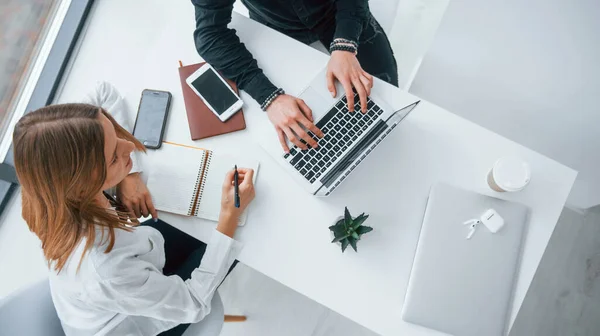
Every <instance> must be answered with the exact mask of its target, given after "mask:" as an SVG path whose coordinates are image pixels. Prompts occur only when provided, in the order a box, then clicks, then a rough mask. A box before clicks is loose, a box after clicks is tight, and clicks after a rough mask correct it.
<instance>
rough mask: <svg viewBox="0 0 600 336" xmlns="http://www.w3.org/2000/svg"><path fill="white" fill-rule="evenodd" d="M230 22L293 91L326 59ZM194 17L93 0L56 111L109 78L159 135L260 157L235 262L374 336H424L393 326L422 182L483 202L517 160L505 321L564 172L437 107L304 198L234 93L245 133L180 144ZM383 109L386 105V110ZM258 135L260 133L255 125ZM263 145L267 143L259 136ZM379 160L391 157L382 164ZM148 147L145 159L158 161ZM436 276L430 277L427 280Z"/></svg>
mask: <svg viewBox="0 0 600 336" xmlns="http://www.w3.org/2000/svg"><path fill="white" fill-rule="evenodd" d="M232 26H233V27H235V28H236V29H237V30H238V35H239V36H240V38H241V40H242V41H243V42H244V43H245V44H246V46H247V47H248V49H250V51H251V52H252V53H253V54H254V55H255V57H256V58H257V59H258V62H259V65H260V66H261V67H262V68H263V69H264V71H265V73H266V74H267V76H268V77H270V78H271V79H272V80H273V82H274V83H275V84H276V85H279V86H282V87H283V88H284V89H286V91H287V92H290V93H294V92H298V91H299V90H301V89H302V88H303V87H304V86H305V85H307V83H308V82H309V81H310V79H311V78H312V77H313V76H314V74H315V73H316V72H317V71H319V69H320V68H322V67H323V66H325V64H326V62H327V56H326V55H324V54H321V53H320V52H317V51H315V50H313V49H312V48H309V47H306V46H304V45H302V44H300V43H297V42H295V41H293V40H291V39H289V38H287V37H285V36H283V35H281V34H279V33H276V32H274V31H271V30H270V29H268V28H266V27H263V26H261V25H259V24H257V23H255V22H253V21H251V20H249V19H246V18H243V17H240V16H234V20H233V23H232ZM193 29H194V13H193V8H192V5H191V4H190V3H189V2H187V1H176V2H168V4H167V3H166V2H163V1H161V0H154V1H147V2H145V3H144V6H139V5H138V2H137V1H123V0H103V1H98V2H96V5H95V8H94V11H93V13H92V16H91V18H90V22H89V25H88V28H87V32H86V35H85V37H84V39H83V42H82V44H81V46H80V50H79V53H78V55H77V56H76V58H75V60H74V62H73V64H72V68H71V71H70V74H69V75H68V77H67V79H66V81H65V83H64V87H63V91H62V95H61V96H60V99H59V100H60V102H70V101H74V100H77V99H78V98H80V97H82V96H83V95H84V94H85V93H86V92H87V91H88V90H90V89H91V88H92V87H93V84H94V82H95V81H97V80H107V81H110V82H112V83H113V84H114V85H115V86H116V87H117V88H119V90H120V91H121V92H122V94H123V95H124V96H125V97H126V100H127V102H128V104H129V106H130V107H131V111H130V113H131V119H132V120H133V119H134V116H135V113H136V108H137V104H138V102H139V97H140V94H141V91H142V90H143V89H144V88H155V89H162V90H169V91H171V92H172V93H173V104H172V108H171V115H170V119H169V123H168V128H167V130H166V134H165V137H166V140H168V141H173V142H179V143H185V144H190V145H196V146H201V147H205V148H210V149H213V150H215V151H227V152H236V151H240V152H242V151H243V152H245V153H246V154H249V155H252V156H254V157H256V158H257V159H258V160H260V162H261V168H260V172H259V174H258V180H257V197H256V201H255V202H254V203H253V204H252V206H251V210H250V216H249V219H248V222H247V225H246V226H245V227H244V228H241V229H240V230H239V231H238V233H237V238H238V239H239V240H241V241H242V242H244V243H245V248H244V250H243V252H242V254H241V255H240V260H241V261H242V262H243V263H245V264H247V265H248V266H250V267H252V268H254V269H256V270H258V271H260V272H262V273H264V274H265V275H267V276H269V277H271V278H273V279H275V280H277V281H279V282H281V283H283V284H285V285H286V286H288V287H290V288H292V289H294V290H295V291H297V292H299V293H302V294H304V295H306V296H308V297H310V298H311V299H313V300H315V301H317V302H319V303H321V304H323V305H325V306H327V307H329V308H331V309H333V310H335V311H337V312H339V313H340V314H342V315H345V316H347V317H348V318H350V319H352V320H354V321H356V322H358V323H360V324H362V325H364V326H366V327H368V328H370V329H372V330H374V331H375V332H377V333H380V334H385V335H438V334H439V333H437V332H435V331H432V330H429V329H425V328H421V327H417V326H414V325H411V324H407V323H404V322H403V321H402V320H401V318H400V311H401V308H402V303H403V302H404V295H405V292H406V286H407V282H408V277H409V274H410V269H411V265H412V260H413V256H414V250H415V246H416V243H417V238H418V235H419V229H420V225H421V219H422V214H423V211H424V207H425V202H426V197H427V195H428V191H429V188H430V186H431V185H432V184H433V183H435V182H436V181H446V182H449V183H451V184H455V185H460V186H463V187H465V188H468V189H471V190H474V191H477V192H481V193H485V194H494V193H493V192H492V191H491V190H489V188H488V187H487V186H486V183H485V175H486V173H487V171H488V169H489V168H490V167H491V166H492V164H493V163H494V161H495V160H496V159H497V158H498V157H500V156H503V155H519V156H521V157H523V158H524V159H525V160H527V161H528V162H529V163H530V164H531V167H532V171H533V179H532V182H531V185H530V186H529V187H528V188H527V189H526V190H524V191H523V192H520V193H516V194H503V195H496V196H498V197H501V198H507V199H511V200H515V201H519V202H522V203H524V204H526V205H528V206H529V207H530V208H531V220H530V227H529V232H528V235H527V238H526V242H525V247H524V252H523V260H522V264H521V269H520V274H519V279H518V283H517V288H516V294H515V299H514V305H513V310H512V316H511V323H512V321H513V320H514V318H515V316H516V314H517V312H518V308H519V307H520V305H521V303H522V301H523V298H524V296H525V293H526V291H527V289H528V287H529V285H530V283H531V280H532V278H533V275H534V273H535V270H536V268H537V266H538V263H539V262H540V259H541V257H542V254H543V252H544V250H545V248H546V245H547V243H548V240H549V238H550V235H551V234H552V231H553V230H554V227H555V225H556V222H557V220H558V217H559V214H560V213H561V210H562V207H563V205H564V203H565V200H566V198H567V195H568V194H569V191H570V189H571V186H572V184H573V181H574V179H575V176H576V172H575V171H573V170H572V169H569V168H567V167H565V166H563V165H561V164H559V163H557V162H555V161H552V160H550V159H548V158H546V157H544V156H542V155H540V154H538V153H535V152H533V151H531V150H529V149H527V148H524V147H523V146H520V145H518V144H516V143H513V142H511V141H509V140H507V139H505V138H502V137H500V136H498V135H496V134H494V133H492V132H490V131H488V130H486V129H483V128H481V127H479V126H477V125H475V124H473V123H471V122H469V121H466V120H464V119H461V118H459V117H457V116H455V115H454V114H452V113H450V112H448V111H445V110H443V109H441V108H439V107H437V106H434V105H432V104H429V103H427V102H423V103H422V104H421V105H419V108H418V109H417V110H415V112H414V113H413V114H412V115H411V116H410V117H409V118H408V119H407V120H406V121H404V122H403V123H402V124H401V125H400V127H399V128H398V129H397V130H396V131H394V132H393V133H392V134H391V135H390V137H389V139H388V140H386V141H384V142H383V143H382V144H381V145H380V147H379V148H378V149H377V150H376V151H375V152H373V153H372V154H371V156H370V157H369V159H368V160H365V162H363V163H362V164H361V166H360V167H358V168H357V170H356V171H355V172H354V173H353V174H352V175H351V176H350V177H349V179H348V180H347V181H345V182H344V183H343V184H342V185H341V186H340V187H339V188H338V189H337V190H336V191H335V192H334V193H333V195H332V196H331V197H329V198H326V199H318V198H315V197H313V196H311V195H309V194H307V193H305V192H304V191H303V190H301V189H300V188H299V187H298V186H297V185H296V184H294V183H291V181H290V178H289V176H287V175H286V174H285V173H284V172H283V171H282V170H281V169H280V167H279V166H278V165H277V164H276V163H274V162H273V161H272V160H271V158H270V157H269V156H268V155H267V154H266V152H264V151H263V150H262V149H261V148H260V147H259V146H258V145H257V144H256V142H255V140H256V139H258V138H261V137H264V136H268V134H265V133H264V132H263V133H262V134H261V130H264V129H265V128H264V127H263V126H264V125H265V124H268V120H267V118H266V116H265V115H264V113H263V112H261V111H260V110H259V108H258V105H257V104H256V103H255V102H254V101H252V100H251V99H250V97H249V96H248V95H246V94H245V93H242V98H243V99H244V101H245V107H244V109H245V112H244V113H245V117H246V122H247V130H245V131H241V132H237V133H233V134H230V135H225V136H220V137H215V138H212V139H206V140H202V141H197V142H194V141H191V140H190V137H189V130H188V125H187V118H186V116H185V111H184V104H183V100H182V96H181V88H180V83H179V78H178V72H177V60H179V59H181V60H182V61H183V62H184V63H187V64H189V63H193V62H197V61H199V57H198V55H197V53H196V51H195V48H194V44H193V40H192V32H193ZM375 89H376V90H377V91H379V94H380V95H386V96H387V97H392V98H391V99H390V100H391V101H390V103H392V105H396V106H400V105H401V104H402V103H403V101H405V99H406V98H407V97H408V98H410V96H407V94H406V93H403V92H401V91H399V90H398V89H396V88H393V87H391V86H388V85H384V84H381V83H377V84H376V86H375ZM396 106H394V107H396ZM266 129H268V130H270V128H268V127H267V128H266ZM273 141H275V142H276V141H277V140H276V138H275V137H273ZM389 153H393V154H392V155H390V154H389ZM160 159H161V158H160V152H155V153H152V154H151V155H150V156H149V158H148V159H147V160H146V161H147V163H148V166H147V169H152V167H151V166H152V165H151V163H152V161H153V160H160ZM345 205H347V206H348V207H349V209H350V210H351V212H353V213H355V214H357V213H359V212H363V211H364V212H367V213H368V214H370V215H371V217H370V218H369V220H368V224H369V225H371V226H373V227H374V228H375V230H374V231H373V232H372V233H369V234H368V235H366V236H365V237H364V239H363V240H361V242H360V243H359V246H358V249H359V253H354V251H352V250H348V251H346V253H344V254H342V253H341V252H340V250H339V247H338V246H337V245H334V244H331V243H330V239H331V238H330V235H329V231H328V228H327V227H328V226H329V225H331V223H332V221H333V220H334V218H336V217H337V216H339V215H341V214H342V212H343V209H344V206H345ZM160 216H161V218H162V219H163V220H165V221H167V222H169V223H171V224H173V225H174V226H176V227H178V228H180V229H182V230H184V231H186V232H188V233H190V234H192V235H194V236H196V237H198V238H199V239H206V237H207V235H208V234H209V232H210V231H211V230H212V228H213V227H214V225H215V224H214V223H210V222H206V221H202V220H199V219H188V218H184V217H179V216H174V215H170V214H165V213H161V214H160ZM440 281H443V279H440Z"/></svg>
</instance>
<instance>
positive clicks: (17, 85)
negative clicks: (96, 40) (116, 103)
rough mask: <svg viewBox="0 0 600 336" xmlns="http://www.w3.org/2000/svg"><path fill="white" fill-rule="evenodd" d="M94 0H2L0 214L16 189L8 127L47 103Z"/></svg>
mask: <svg viewBox="0 0 600 336" xmlns="http://www.w3.org/2000/svg"><path fill="white" fill-rule="evenodd" d="M92 4H93V0H0V76H2V77H0V78H1V79H0V106H2V110H1V112H2V113H1V115H0V158H2V159H3V162H2V163H1V164H0V214H2V212H3V211H4V209H5V207H6V206H7V204H8V201H9V200H10V198H11V195H12V194H13V193H14V190H15V189H16V188H17V180H16V173H15V169H14V166H13V155H12V141H11V140H12V139H11V137H12V128H14V125H15V124H16V122H17V121H18V119H19V118H20V117H21V116H22V115H23V114H24V113H27V112H29V111H33V110H36V109H38V108H40V107H43V106H46V105H48V104H50V103H51V102H52V101H53V99H54V95H55V93H56V90H57V87H58V84H59V83H60V80H61V78H62V76H63V74H64V73H65V71H66V69H67V64H68V62H69V59H70V57H71V55H72V54H73V52H74V49H75V44H76V43H77V39H78V38H79V36H80V34H81V32H82V30H83V26H84V23H85V20H86V18H87V16H88V14H89V13H90V10H91V7H92Z"/></svg>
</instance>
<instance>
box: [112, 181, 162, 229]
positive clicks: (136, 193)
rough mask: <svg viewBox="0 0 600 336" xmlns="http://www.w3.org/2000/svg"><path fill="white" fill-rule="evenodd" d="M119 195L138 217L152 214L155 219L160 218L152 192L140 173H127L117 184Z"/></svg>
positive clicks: (122, 201)
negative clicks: (153, 201)
mask: <svg viewBox="0 0 600 336" xmlns="http://www.w3.org/2000/svg"><path fill="white" fill-rule="evenodd" d="M117 197H118V198H119V200H120V201H121V203H123V205H124V206H125V207H126V208H127V209H128V210H129V211H131V212H132V213H133V214H135V216H136V217H137V218H140V217H142V216H143V217H147V216H148V215H152V218H154V219H157V218H158V213H157V212H156V209H155V208H154V204H153V203H152V197H151V196H150V192H149V191H148V188H147V187H146V185H145V184H144V181H142V177H141V176H140V174H139V173H133V174H129V175H127V177H125V179H123V181H121V183H119V184H118V185H117Z"/></svg>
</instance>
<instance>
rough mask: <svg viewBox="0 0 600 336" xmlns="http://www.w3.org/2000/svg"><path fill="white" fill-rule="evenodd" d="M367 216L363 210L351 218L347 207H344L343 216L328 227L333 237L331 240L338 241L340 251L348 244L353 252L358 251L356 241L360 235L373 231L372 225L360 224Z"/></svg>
mask: <svg viewBox="0 0 600 336" xmlns="http://www.w3.org/2000/svg"><path fill="white" fill-rule="evenodd" d="M367 218H369V215H365V214H364V212H363V213H362V214H360V215H359V216H358V217H356V218H352V216H351V215H350V212H349V211H348V207H346V208H345V210H344V217H343V218H340V219H339V220H338V221H337V222H336V223H335V224H334V225H332V226H330V227H329V230H331V232H332V234H333V237H334V238H333V240H332V241H331V242H332V243H339V244H340V245H341V246H342V252H344V251H345V250H346V248H347V247H348V245H350V246H352V248H353V249H354V251H355V252H358V250H357V249H356V243H357V242H358V241H359V240H360V237H361V236H362V235H363V234H365V233H367V232H371V231H373V228H372V227H370V226H365V225H362V224H363V223H364V222H365V220H367Z"/></svg>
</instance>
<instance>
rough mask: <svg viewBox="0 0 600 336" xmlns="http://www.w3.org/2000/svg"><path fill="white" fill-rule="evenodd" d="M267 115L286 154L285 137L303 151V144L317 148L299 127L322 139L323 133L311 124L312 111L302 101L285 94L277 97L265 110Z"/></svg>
mask: <svg viewBox="0 0 600 336" xmlns="http://www.w3.org/2000/svg"><path fill="white" fill-rule="evenodd" d="M267 115H268V116H269V120H271V123H273V126H275V130H276V131H277V135H278V137H279V143H280V144H281V147H282V148H283V150H284V151H285V152H286V153H288V152H289V151H290V149H289V147H288V145H287V142H286V141H285V138H286V137H287V138H288V139H290V141H291V142H292V143H293V144H294V145H296V146H298V148H300V149H303V150H304V149H308V146H307V145H306V144H305V143H307V144H308V145H310V147H312V148H317V147H318V145H317V142H316V141H315V140H314V139H313V138H311V137H310V136H309V135H308V133H306V131H305V130H304V129H303V128H302V127H301V126H300V125H302V126H304V128H306V129H308V130H310V131H311V132H313V133H314V134H315V135H316V136H318V137H319V138H321V137H323V132H321V130H320V129H318V128H317V126H315V125H314V124H313V118H312V111H311V110H310V108H309V107H308V106H307V105H306V103H305V102H304V101H303V100H302V99H299V98H296V97H293V96H290V95H286V94H282V95H279V96H278V97H277V98H275V100H274V101H273V102H272V103H271V105H269V107H268V108H267ZM300 139H302V140H304V142H305V143H302V142H301V141H300Z"/></svg>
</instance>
